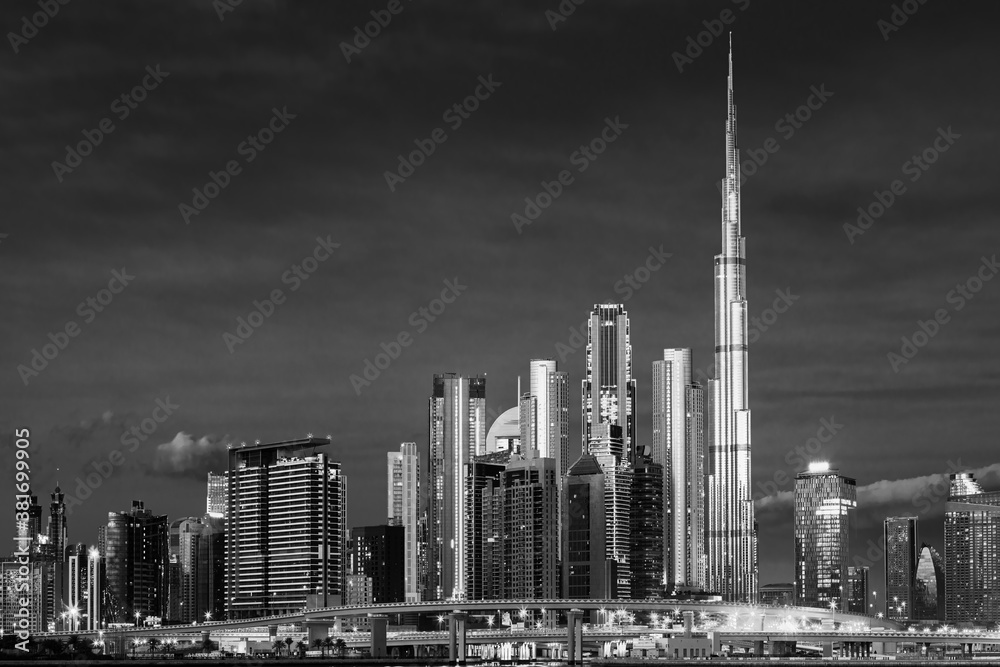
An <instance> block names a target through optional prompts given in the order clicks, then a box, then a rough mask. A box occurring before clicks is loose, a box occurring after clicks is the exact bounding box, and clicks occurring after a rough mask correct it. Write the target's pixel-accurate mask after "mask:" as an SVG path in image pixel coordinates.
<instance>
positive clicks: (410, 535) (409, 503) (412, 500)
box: [386, 442, 422, 602]
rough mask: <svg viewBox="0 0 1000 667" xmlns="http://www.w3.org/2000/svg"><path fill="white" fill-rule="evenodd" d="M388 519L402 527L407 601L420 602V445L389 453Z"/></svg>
mask: <svg viewBox="0 0 1000 667" xmlns="http://www.w3.org/2000/svg"><path fill="white" fill-rule="evenodd" d="M386 473H387V480H386V481H387V485H388V497H387V499H386V500H387V504H388V518H389V525H390V526H402V527H403V528H404V531H405V534H404V537H403V541H404V548H403V566H402V567H403V589H404V597H405V600H404V601H405V602H420V600H421V597H422V595H421V586H420V577H419V570H418V566H419V561H420V528H419V526H418V523H417V519H418V517H419V515H420V455H419V453H418V452H417V443H415V442H404V443H402V444H401V445H400V446H399V451H398V452H388V453H387V454H386Z"/></svg>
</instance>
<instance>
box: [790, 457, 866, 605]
mask: <svg viewBox="0 0 1000 667" xmlns="http://www.w3.org/2000/svg"><path fill="white" fill-rule="evenodd" d="M856 508H857V485H856V483H855V481H854V480H853V479H851V478H850V477H844V476H843V475H840V474H838V472H837V471H836V470H831V469H830V466H829V464H827V463H811V464H810V465H809V469H808V470H807V471H805V472H801V473H799V474H798V475H797V476H796V478H795V604H796V605H799V606H802V607H821V608H827V607H829V606H830V605H831V604H833V605H835V606H836V608H837V609H839V610H841V611H843V610H844V609H846V608H847V567H848V565H847V563H848V557H849V555H850V535H851V524H852V522H853V515H854V510H855V509H856Z"/></svg>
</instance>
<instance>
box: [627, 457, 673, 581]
mask: <svg viewBox="0 0 1000 667" xmlns="http://www.w3.org/2000/svg"><path fill="white" fill-rule="evenodd" d="M631 496H632V512H631V519H630V526H629V532H630V533H631V537H630V539H631V554H630V557H629V569H630V570H631V573H632V589H631V591H630V597H631V598H632V599H633V600H643V599H646V598H655V597H660V594H661V593H662V592H663V550H664V546H665V541H664V539H663V515H664V513H663V466H661V465H660V464H659V463H656V462H654V461H652V460H651V459H650V458H648V457H642V458H640V459H639V460H638V461H636V462H635V463H634V464H632V493H631Z"/></svg>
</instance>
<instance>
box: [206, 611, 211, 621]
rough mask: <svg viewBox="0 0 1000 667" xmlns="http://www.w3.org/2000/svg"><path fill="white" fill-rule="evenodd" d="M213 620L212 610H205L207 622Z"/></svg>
mask: <svg viewBox="0 0 1000 667" xmlns="http://www.w3.org/2000/svg"><path fill="white" fill-rule="evenodd" d="M211 620H212V612H210V611H206V612H205V622H206V623H207V622H208V621H211Z"/></svg>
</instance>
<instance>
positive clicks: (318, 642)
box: [312, 637, 326, 658]
mask: <svg viewBox="0 0 1000 667" xmlns="http://www.w3.org/2000/svg"><path fill="white" fill-rule="evenodd" d="M312 647H313V648H314V649H316V648H318V649H319V650H320V651H321V652H322V656H321V657H323V658H325V657H326V645H325V644H324V643H323V640H322V639H320V638H319V637H317V638H316V639H314V640H312Z"/></svg>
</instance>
